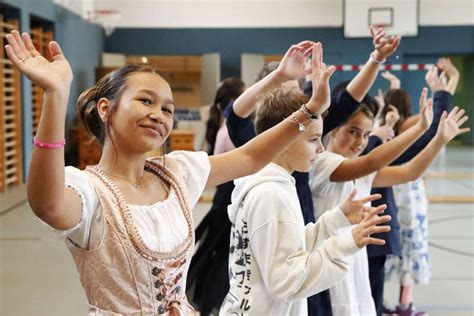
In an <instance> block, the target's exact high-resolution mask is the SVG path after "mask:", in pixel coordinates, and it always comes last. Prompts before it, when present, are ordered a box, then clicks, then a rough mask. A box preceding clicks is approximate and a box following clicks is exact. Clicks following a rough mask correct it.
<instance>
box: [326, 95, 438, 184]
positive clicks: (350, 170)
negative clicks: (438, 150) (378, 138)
mask: <svg viewBox="0 0 474 316" xmlns="http://www.w3.org/2000/svg"><path fill="white" fill-rule="evenodd" d="M420 108H421V109H422V111H421V113H422V114H423V115H422V118H423V119H422V120H419V121H418V122H417V124H416V125H414V126H413V127H411V128H410V129H408V130H407V131H406V132H405V133H402V134H400V135H398V136H397V137H395V138H394V139H392V140H391V141H389V142H387V143H385V144H383V145H380V146H378V147H377V148H375V149H374V150H372V151H371V152H370V153H368V154H367V155H365V156H360V157H356V158H350V159H345V160H344V161H343V162H342V163H341V164H340V165H339V166H338V167H337V168H336V170H334V172H333V173H332V174H331V177H330V180H331V181H333V182H345V181H351V180H355V179H358V178H361V177H364V176H366V175H369V174H371V173H373V172H375V171H378V170H380V169H382V168H383V167H385V166H387V165H388V164H390V163H391V162H392V161H393V160H394V159H396V158H397V157H398V156H399V155H400V154H402V153H403V152H404V151H405V150H406V149H407V148H408V147H409V146H410V145H411V144H413V143H414V142H415V141H416V140H417V139H418V138H419V137H420V136H421V135H422V134H423V133H424V132H425V131H426V130H427V129H428V127H429V126H430V124H431V121H432V120H433V100H432V99H427V89H426V88H425V89H423V90H422V93H421V96H420Z"/></svg>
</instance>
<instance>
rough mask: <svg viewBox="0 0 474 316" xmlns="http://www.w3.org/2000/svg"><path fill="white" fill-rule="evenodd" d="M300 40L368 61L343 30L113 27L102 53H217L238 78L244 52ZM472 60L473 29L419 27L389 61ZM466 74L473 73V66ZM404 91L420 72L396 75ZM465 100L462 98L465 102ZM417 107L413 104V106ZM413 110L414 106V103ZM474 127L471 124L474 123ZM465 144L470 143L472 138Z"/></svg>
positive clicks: (340, 57) (274, 49)
mask: <svg viewBox="0 0 474 316" xmlns="http://www.w3.org/2000/svg"><path fill="white" fill-rule="evenodd" d="M304 39H311V40H316V41H321V42H322V43H323V45H324V53H325V60H326V61H327V62H328V63H330V64H362V63H364V62H365V61H366V60H367V57H368V55H369V52H370V51H371V48H372V44H371V41H370V40H369V39H345V38H344V37H343V30H342V28H341V27H336V28H278V29H273V28H253V29H249V28H245V29H243V28H242V29H151V28H150V29H133V28H129V29H116V30H115V32H114V33H113V34H112V35H111V36H109V37H106V38H105V50H106V51H107V52H112V53H122V54H130V55H139V54H145V55H152V54H165V55H166V54H169V55H173V54H203V53H210V52H219V53H220V54H221V63H222V64H221V67H222V68H221V74H222V78H225V77H229V76H239V75H240V55H241V54H242V53H256V54H269V55H273V54H283V53H284V52H285V51H286V49H287V48H288V47H289V45H290V44H291V43H296V42H298V41H301V40H304ZM469 55H470V56H474V27H473V26H453V27H420V28H419V35H418V36H417V37H413V38H404V39H402V43H401V46H400V47H399V49H398V51H397V54H396V56H395V57H392V58H391V59H390V60H389V61H388V62H390V63H394V64H396V63H434V62H435V61H436V59H437V58H438V57H439V56H459V58H458V60H463V58H461V56H469ZM458 66H460V67H461V68H462V67H466V69H465V71H466V72H469V73H472V72H473V71H474V69H470V68H471V67H474V66H473V65H472V62H471V63H470V65H469V64H466V65H462V64H458ZM354 74H355V73H354V72H339V73H336V74H335V75H334V76H333V79H332V85H334V84H336V83H337V82H339V81H341V80H348V79H350V78H352V77H353V76H354ZM395 74H396V75H398V76H399V77H400V79H401V81H402V87H403V88H405V89H407V90H409V91H410V93H411V94H412V97H413V100H417V99H418V94H419V91H420V90H421V88H422V87H423V85H424V72H419V71H416V72H395ZM462 84H463V85H465V88H464V90H465V92H466V93H469V91H466V90H471V91H472V90H474V84H473V83H472V82H466V81H464V82H462ZM379 87H381V88H387V87H388V84H387V82H385V81H384V80H383V79H382V80H381V79H378V80H377V82H376V84H375V85H374V87H373V89H372V90H371V93H374V92H375V91H376V89H377V88H379ZM465 98H466V97H463V99H465ZM470 100H471V101H470V105H469V104H464V103H463V104H462V105H463V106H466V107H468V106H470V107H469V109H468V110H469V112H470V113H472V115H471V117H472V120H471V124H472V121H474V110H473V105H474V95H472V92H471V98H470ZM415 103H416V102H415ZM414 109H415V111H417V109H418V105H417V104H414ZM472 126H473V127H474V125H472ZM464 140H465V141H466V142H468V143H471V144H473V143H474V140H473V134H472V133H471V134H470V135H469V137H468V138H466V137H464Z"/></svg>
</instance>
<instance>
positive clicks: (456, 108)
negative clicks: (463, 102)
mask: <svg viewBox="0 0 474 316" xmlns="http://www.w3.org/2000/svg"><path fill="white" fill-rule="evenodd" d="M458 111H459V107H458V106H455V107H454V108H453V109H452V110H451V112H449V114H448V118H447V119H448V120H452V118H453V117H454V116H455V115H456V113H457V112H458Z"/></svg>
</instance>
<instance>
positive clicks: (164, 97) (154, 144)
mask: <svg viewBox="0 0 474 316" xmlns="http://www.w3.org/2000/svg"><path fill="white" fill-rule="evenodd" d="M99 104H100V102H99ZM174 108H175V106H174V102H173V96H172V93H171V88H170V86H169V84H168V83H167V82H166V81H165V80H164V79H163V78H162V77H160V76H159V75H157V74H155V73H149V72H135V73H132V74H130V75H129V76H128V77H127V79H126V85H125V87H124V90H123V93H122V95H121V97H120V100H119V101H118V104H117V109H116V111H115V112H114V113H113V114H112V116H111V118H110V136H111V138H112V139H113V142H114V144H115V145H116V146H117V147H119V148H120V149H121V150H126V151H132V152H138V153H141V152H143V153H145V152H148V151H151V150H155V149H157V148H159V147H160V146H161V145H162V144H163V143H164V142H165V141H166V139H167V138H168V136H169V134H170V133H171V130H172V128H173V113H174Z"/></svg>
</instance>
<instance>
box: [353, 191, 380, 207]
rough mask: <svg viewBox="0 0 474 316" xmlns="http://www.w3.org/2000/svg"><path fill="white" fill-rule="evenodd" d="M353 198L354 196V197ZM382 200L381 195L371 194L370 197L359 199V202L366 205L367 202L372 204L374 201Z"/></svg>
mask: <svg viewBox="0 0 474 316" xmlns="http://www.w3.org/2000/svg"><path fill="white" fill-rule="evenodd" d="M354 196H355V195H354ZM381 198H382V195H380V194H378V193H377V194H372V195H369V196H366V197H364V198H362V199H360V200H359V201H360V202H362V203H363V204H365V203H367V202H372V201H376V200H380V199H381Z"/></svg>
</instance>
